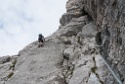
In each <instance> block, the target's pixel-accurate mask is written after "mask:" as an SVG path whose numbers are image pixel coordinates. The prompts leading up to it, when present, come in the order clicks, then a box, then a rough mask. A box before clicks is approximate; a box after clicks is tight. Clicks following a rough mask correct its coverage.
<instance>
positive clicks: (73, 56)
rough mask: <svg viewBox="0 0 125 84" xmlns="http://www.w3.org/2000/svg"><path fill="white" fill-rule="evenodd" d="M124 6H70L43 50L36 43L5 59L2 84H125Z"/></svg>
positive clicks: (117, 1)
mask: <svg viewBox="0 0 125 84" xmlns="http://www.w3.org/2000/svg"><path fill="white" fill-rule="evenodd" d="M124 5H125V4H124V0H105V1H104V0H69V1H67V3H66V9H67V12H66V13H65V14H64V15H62V17H61V18H60V24H61V25H60V28H59V29H58V30H57V31H56V32H55V33H54V34H53V35H52V36H50V37H47V38H46V42H45V44H44V46H43V47H42V48H38V47H37V46H38V42H37V41H35V42H33V43H31V44H29V45H28V46H26V47H25V48H24V49H23V50H21V51H20V52H19V54H18V55H17V56H11V57H10V56H6V57H1V58H0V84H119V83H120V84H125V82H124V78H125V72H124V71H125V70H124V69H125V65H124V36H122V35H124V10H125V8H124ZM107 65H108V66H107ZM109 67H110V68H111V69H110V68H109ZM112 72H115V74H116V77H117V78H115V76H114V75H113V73H112ZM116 79H118V80H119V81H120V82H119V81H118V80H116Z"/></svg>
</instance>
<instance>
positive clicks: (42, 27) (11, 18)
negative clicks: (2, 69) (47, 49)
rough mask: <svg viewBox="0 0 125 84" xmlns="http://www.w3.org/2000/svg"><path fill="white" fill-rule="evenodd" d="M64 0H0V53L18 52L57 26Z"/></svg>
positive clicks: (63, 10) (63, 8)
mask: <svg viewBox="0 0 125 84" xmlns="http://www.w3.org/2000/svg"><path fill="white" fill-rule="evenodd" d="M66 1H67V0H61V1H60V0H0V56H3V55H13V54H17V53H18V51H19V50H21V49H22V48H23V47H25V46H26V45H27V44H29V43H31V42H32V41H35V40H37V35H38V34H39V33H43V35H44V36H45V37H46V36H49V35H50V34H52V33H53V32H54V31H56V30H57V29H58V26H59V18H60V17H61V15H62V14H63V13H64V12H65V3H66Z"/></svg>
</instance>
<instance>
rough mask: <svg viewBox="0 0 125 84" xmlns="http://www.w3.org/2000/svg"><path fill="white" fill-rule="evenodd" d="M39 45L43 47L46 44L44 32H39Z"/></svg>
mask: <svg viewBox="0 0 125 84" xmlns="http://www.w3.org/2000/svg"><path fill="white" fill-rule="evenodd" d="M38 42H39V43H38V47H42V46H43V45H44V43H45V38H44V36H43V35H42V34H39V35H38Z"/></svg>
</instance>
